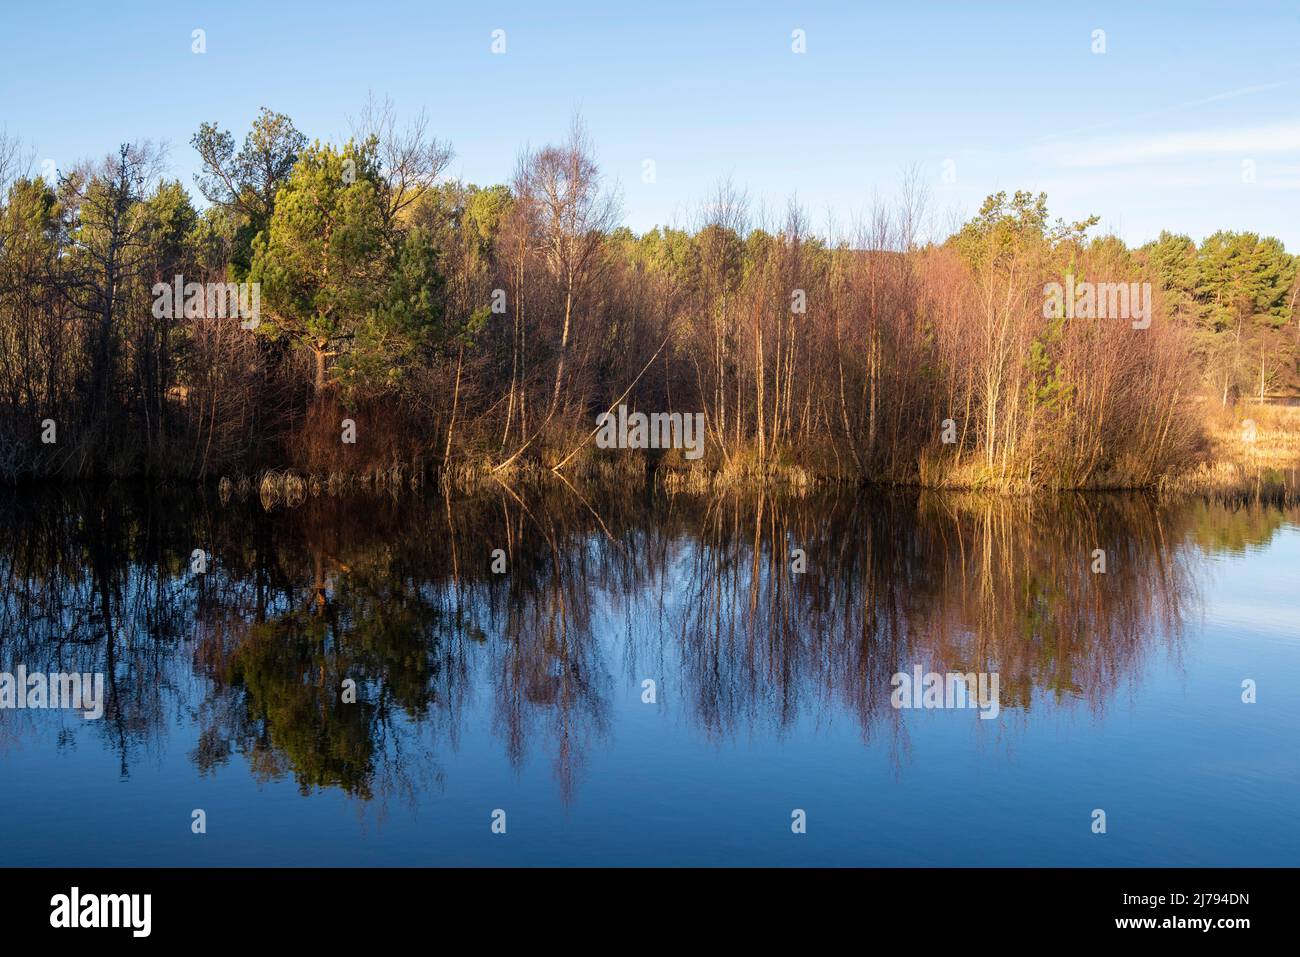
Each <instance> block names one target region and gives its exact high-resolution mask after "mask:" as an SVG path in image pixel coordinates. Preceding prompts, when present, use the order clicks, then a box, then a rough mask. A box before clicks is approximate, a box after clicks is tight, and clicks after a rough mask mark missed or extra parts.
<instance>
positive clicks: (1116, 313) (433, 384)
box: [0, 101, 1300, 508]
mask: <svg viewBox="0 0 1300 957" xmlns="http://www.w3.org/2000/svg"><path fill="white" fill-rule="evenodd" d="M352 128H353V135H352V138H351V139H349V140H348V141H347V142H344V143H322V142H320V141H314V142H309V141H308V139H307V138H306V137H305V136H304V135H303V134H302V133H300V132H299V131H298V130H297V129H296V128H295V127H294V125H293V123H292V122H291V120H290V119H289V118H288V117H286V116H283V115H281V114H277V113H273V112H271V111H269V110H263V111H262V113H261V114H260V115H259V116H258V118H257V119H256V120H255V122H254V123H253V126H252V129H251V130H250V131H249V133H248V134H247V136H246V137H245V138H244V139H243V140H242V144H241V143H239V142H237V140H236V139H235V137H234V136H233V135H232V134H231V133H229V132H227V131H225V130H223V129H221V128H220V127H218V126H217V125H215V124H211V123H205V124H203V125H202V126H200V127H199V130H198V132H197V133H195V135H194V137H193V140H192V146H193V148H194V149H195V150H197V153H198V156H199V157H200V160H201V163H202V172H201V173H200V174H199V175H198V176H196V177H195V184H194V185H195V187H196V188H197V191H198V193H199V194H200V196H201V199H202V205H201V204H200V203H199V201H198V200H196V198H195V197H193V196H191V194H190V192H189V190H188V189H187V187H186V186H185V185H183V184H182V183H180V182H179V181H176V180H171V179H168V178H166V176H165V175H164V169H165V167H164V163H163V159H164V153H163V151H162V150H161V149H159V148H158V147H157V146H155V145H152V144H148V143H143V144H141V143H136V144H126V145H123V146H122V147H121V148H120V149H119V150H117V151H116V152H115V153H113V154H112V155H110V156H109V157H108V158H107V159H105V160H103V161H101V162H99V163H83V164H80V165H78V166H76V167H74V168H72V169H69V170H66V171H63V170H61V171H59V173H58V174H57V175H55V176H52V177H48V176H43V175H33V171H32V168H31V165H32V164H31V162H30V160H28V159H25V154H24V153H23V149H22V147H21V144H19V143H18V142H17V141H15V140H12V139H9V138H5V137H0V481H4V482H8V483H27V482H32V481H75V480H94V479H126V478H133V479H135V478H139V479H148V480H154V481H168V480H199V481H203V482H206V483H215V484H216V485H217V487H218V489H219V490H220V493H221V495H222V497H223V499H228V498H229V497H231V496H238V497H240V498H243V497H247V496H249V495H256V496H258V497H259V498H261V499H262V502H263V504H264V505H265V506H266V507H268V508H270V507H274V506H275V505H281V504H285V505H293V504H295V503H297V502H301V501H304V500H305V499H306V498H308V497H311V496H314V495H320V494H332V493H338V492H340V491H343V490H346V489H348V488H354V487H358V486H366V487H371V488H375V489H383V490H387V491H396V490H397V489H399V488H404V487H412V486H419V485H421V484H436V483H441V484H444V485H446V486H447V487H448V488H453V487H456V488H460V487H472V486H475V485H478V484H481V483H484V482H494V481H496V480H500V481H502V482H510V481H521V480H531V479H532V478H534V477H546V479H547V480H550V479H552V478H554V479H555V480H558V481H562V482H568V481H569V480H570V479H573V480H575V481H576V480H579V479H586V478H591V477H604V478H610V479H613V480H616V481H621V482H626V481H627V480H628V479H629V478H630V477H635V476H638V475H647V476H652V477H653V481H655V482H656V483H658V484H661V485H662V486H663V487H665V488H667V489H669V490H703V489H709V488H716V487H743V486H748V485H761V484H767V483H779V484H781V485H784V486H788V487H791V488H795V489H799V488H810V487H812V486H816V485H823V484H828V483H834V484H846V485H867V484H877V485H907V486H919V487H923V488H951V489H963V490H988V491H997V492H1007V493H1025V492H1031V491H1036V490H1070V489H1079V490H1081V489H1097V490H1118V489H1145V490H1155V491H1158V492H1162V493H1171V494H1182V493H1190V494H1205V493H1211V494H1236V493H1239V492H1246V491H1249V490H1251V489H1259V488H1261V487H1264V486H1270V487H1271V486H1277V485H1280V486H1285V487H1287V488H1290V489H1294V488H1295V487H1296V470H1297V467H1300V408H1296V407H1287V406H1283V405H1277V404H1270V403H1267V402H1265V401H1264V400H1265V399H1266V398H1273V397H1278V398H1284V399H1290V398H1292V397H1294V396H1295V395H1297V394H1300V312H1298V311H1297V305H1298V300H1300V275H1298V273H1300V268H1298V266H1300V257H1296V256H1294V255H1291V254H1289V253H1287V252H1286V250H1285V249H1284V247H1283V245H1282V243H1281V242H1279V241H1278V240H1276V239H1271V238H1268V237H1260V236H1257V235H1255V234H1253V233H1236V232H1220V233H1216V234H1214V235H1213V236H1210V237H1207V238H1205V239H1204V240H1202V241H1201V242H1200V243H1199V244H1198V243H1196V242H1194V241H1193V240H1192V239H1191V238H1189V237H1186V236H1179V235H1174V234H1171V233H1162V234H1161V235H1160V237H1159V238H1158V239H1156V240H1154V241H1152V242H1150V243H1147V244H1146V245H1144V246H1141V247H1138V248H1130V247H1128V246H1127V245H1125V243H1123V242H1122V241H1121V240H1119V239H1118V238H1117V237H1115V236H1113V235H1090V232H1091V231H1092V230H1093V228H1094V227H1095V226H1096V223H1097V221H1098V220H1097V217H1092V218H1089V219H1087V220H1085V221H1081V222H1074V223H1069V222H1064V221H1062V220H1059V219H1056V220H1054V219H1052V218H1051V217H1050V216H1049V213H1048V207H1047V198H1046V196H1045V195H1042V194H1039V195H1033V194H1030V193H1024V192H1017V193H1015V194H1014V195H1011V196H1008V195H1007V194H1005V193H998V194H996V195H993V196H990V197H989V198H988V199H987V200H986V201H985V202H984V204H983V205H982V206H981V208H980V210H979V211H978V213H977V215H975V216H974V217H973V218H971V219H969V220H968V221H965V222H954V223H953V224H951V226H949V227H947V228H943V229H939V228H936V226H935V217H933V216H932V215H931V214H930V202H929V197H928V196H927V192H926V189H925V187H924V185H923V183H922V180H921V178H920V176H919V174H918V173H917V172H916V171H912V172H910V173H908V174H906V175H905V176H904V179H903V183H902V185H901V188H900V190H899V195H898V198H897V199H896V201H895V202H894V203H893V205H891V206H886V205H883V204H877V205H876V206H875V207H873V208H872V209H871V210H869V211H868V212H867V213H866V214H864V215H862V216H860V217H858V219H857V220H856V221H855V224H854V226H853V227H852V229H849V230H837V229H834V228H831V227H828V228H827V229H826V230H824V232H823V233H822V234H818V233H816V232H815V231H814V230H813V228H812V227H811V226H810V223H809V221H808V219H807V217H806V215H805V213H804V212H803V211H802V210H801V209H799V208H798V207H797V206H796V205H794V204H793V203H792V204H791V205H790V206H789V207H788V208H787V209H786V210H785V211H783V212H782V213H781V214H780V215H773V214H772V213H771V212H770V211H766V210H765V209H763V208H762V207H759V206H757V205H756V204H755V203H753V202H751V201H750V200H749V198H748V197H747V196H746V195H745V193H744V192H743V191H742V190H740V189H738V188H737V187H736V186H735V185H733V184H731V183H730V182H726V181H723V182H721V183H719V184H718V186H717V187H716V189H715V190H714V192H713V194H712V195H711V196H709V197H708V198H707V199H706V200H705V201H704V202H703V203H702V204H701V207H700V209H699V211H698V213H697V215H696V216H695V217H694V220H693V222H692V223H691V224H690V225H689V227H684V228H675V227H656V228H655V229H652V230H650V231H648V232H645V233H642V234H639V235H638V234H635V233H633V232H632V231H631V230H629V229H627V228H626V227H624V226H622V225H621V224H620V208H619V200H618V194H617V190H616V189H614V188H613V187H611V185H610V181H609V179H608V178H607V177H606V176H605V175H603V174H602V171H601V170H600V168H599V166H598V164H597V162H596V158H595V150H594V147H593V145H592V143H591V142H590V140H589V138H588V136H587V134H586V131H585V130H584V128H583V127H582V125H581V123H580V121H578V120H575V121H574V124H573V126H572V128H571V130H570V131H569V133H568V135H567V137H565V138H564V139H563V140H562V141H561V142H560V143H558V144H556V145H550V146H544V147H542V148H540V149H536V150H525V151H524V152H522V153H521V154H520V156H519V159H518V163H517V167H516V171H515V173H514V176H513V177H512V179H511V182H510V183H508V184H503V185H496V186H490V187H486V188H480V187H478V186H475V185H471V184H468V183H463V182H459V181H456V180H452V179H448V178H447V177H445V176H444V172H445V170H446V169H447V167H448V164H449V163H450V160H451V158H452V155H453V154H452V150H451V147H450V146H449V145H448V144H446V143H444V142H443V141H441V140H439V139H437V138H436V137H435V136H433V135H432V133H431V131H430V130H429V127H428V124H427V121H426V120H425V119H424V118H423V117H416V118H414V119H413V120H411V121H409V122H404V121H400V120H399V118H398V116H397V113H396V111H395V109H394V108H393V106H392V105H391V104H390V103H388V102H379V101H372V102H371V103H370V104H369V105H368V106H367V108H366V109H365V110H364V111H363V112H362V114H361V115H360V116H358V117H356V118H354V119H353V121H352ZM191 284H193V286H191ZM190 288H195V289H199V290H202V289H208V290H211V289H214V288H215V289H218V290H222V289H230V290H231V291H232V292H231V297H232V298H231V301H232V303H234V302H236V301H238V302H240V303H242V304H243V308H244V310H245V311H247V310H248V309H249V307H250V304H251V307H252V309H253V310H254V311H255V314H254V315H252V316H249V315H245V314H243V313H239V314H234V313H231V314H228V313H227V312H226V311H225V309H224V307H223V308H222V309H221V310H220V311H219V312H217V313H215V314H214V312H213V308H212V306H213V303H212V299H211V292H209V293H208V298H207V299H206V300H205V299H204V296H203V294H202V292H201V291H200V293H199V294H197V295H196V296H194V297H192V298H193V301H190V300H189V299H187V300H186V301H185V302H184V303H182V302H180V301H179V300H180V298H181V294H182V292H185V294H186V295H187V296H188V295H189V293H188V292H186V290H189V289H190ZM236 288H237V289H238V297H236V296H235V292H234V291H235V290H236ZM173 289H174V290H176V294H175V296H174V297H173V298H175V299H176V300H177V301H175V302H172V301H171V300H170V299H169V300H168V301H167V302H166V303H165V304H164V308H160V300H161V298H162V297H164V296H172V290H173ZM160 290H161V292H160ZM620 405H625V406H626V407H627V408H628V409H631V410H635V411H638V412H643V413H647V414H654V413H665V414H667V415H678V416H679V417H680V416H696V415H698V416H700V417H701V419H700V421H701V422H702V424H703V429H704V441H703V443H702V454H701V455H700V457H699V458H698V460H695V461H690V460H688V456H685V455H684V454H683V450H682V449H681V448H643V449H642V450H638V449H636V448H634V449H631V450H629V449H607V448H597V447H596V443H595V442H594V441H593V437H594V435H595V430H596V427H597V423H598V421H599V417H600V416H601V415H602V414H604V413H607V412H610V411H611V410H613V409H615V408H617V407H618V406H620ZM689 458H693V456H692V457H689Z"/></svg>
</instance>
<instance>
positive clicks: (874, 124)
mask: <svg viewBox="0 0 1300 957" xmlns="http://www.w3.org/2000/svg"><path fill="white" fill-rule="evenodd" d="M197 28H201V29H203V30H205V31H206V40H207V52H206V53H204V54H202V55H196V54H194V53H192V52H191V32H192V31H193V30H194V29H197ZM495 29H501V30H504V31H505V35H506V53H505V54H503V55H494V54H493V53H492V52H491V49H490V44H491V40H492V37H491V34H492V31H493V30H495ZM795 29H801V30H803V31H805V34H806V38H807V41H806V42H807V52H806V53H803V54H795V53H793V52H792V50H791V32H792V31H793V30H795ZM1098 29H1100V30H1104V31H1105V47H1106V49H1105V52H1104V53H1101V54H1098V53H1094V52H1092V46H1093V43H1094V41H1093V37H1092V35H1093V31H1094V30H1098ZM372 90H373V91H374V92H375V93H376V94H379V95H381V96H382V95H387V96H389V97H391V98H392V99H393V101H394V102H395V104H396V106H397V107H398V109H399V110H400V111H402V112H414V111H417V110H419V109H420V108H424V109H425V110H427V112H428V114H429V116H430V118H431V120H432V121H433V125H434V126H435V127H436V129H437V131H438V133H439V135H440V136H442V137H443V138H445V139H447V140H450V141H451V143H452V145H453V147H454V148H455V150H456V158H455V160H454V161H453V165H452V167H451V172H452V173H454V174H456V175H459V176H462V177H463V178H465V179H467V180H470V181H473V182H477V183H489V182H499V181H503V180H505V179H506V178H507V177H508V176H509V174H510V171H511V169H512V168H513V166H514V162H515V159H516V156H517V155H518V152H519V150H520V148H521V147H522V146H524V145H526V144H532V145H534V146H536V145H540V144H542V143H544V142H547V141H550V140H554V139H557V138H559V137H560V136H561V135H562V134H563V133H564V131H565V129H566V127H567V124H568V119H569V117H570V116H571V115H572V113H573V112H574V111H575V110H580V111H581V113H582V115H583V117H584V119H585V120H586V122H587V125H588V127H589V129H590V131H591V134H592V137H593V139H594V141H595V142H596V144H597V147H598V151H599V156H600V160H601V164H602V167H603V168H604V170H605V171H606V173H607V175H608V176H609V177H610V179H611V180H612V181H617V182H618V183H619V185H620V188H621V192H622V197H623V208H624V218H625V221H626V222H627V224H628V225H630V226H632V227H633V228H634V229H638V230H641V229H645V228H648V227H650V226H652V225H654V224H656V223H677V224H688V223H689V222H691V220H692V210H693V209H694V208H696V207H697V206H698V204H699V203H700V202H701V201H702V200H703V198H704V197H705V196H706V195H707V193H708V192H709V189H710V187H711V186H712V185H713V184H714V183H716V181H717V180H718V179H719V177H722V176H730V177H732V179H733V180H734V181H735V182H736V183H737V184H739V185H742V186H744V187H746V188H747V190H748V192H749V194H750V196H751V198H752V200H753V201H754V204H755V206H756V207H758V206H761V205H763V204H766V206H767V208H768V209H769V210H770V211H771V214H772V215H774V216H775V215H778V214H779V212H780V211H781V210H782V209H783V208H784V206H785V203H786V201H787V199H788V198H790V197H791V196H796V197H797V199H798V200H799V202H800V203H801V204H803V205H804V206H805V207H806V209H807V211H808V213H809V216H810V219H811V221H812V223H813V225H814V226H815V227H817V228H818V229H823V230H824V229H825V226H826V223H827V214H828V211H829V210H833V211H834V215H835V220H836V222H837V223H838V224H839V226H840V227H844V226H847V225H849V223H850V222H851V220H852V219H853V217H854V215H855V214H857V215H860V214H862V213H863V211H865V210H866V209H867V208H868V207H869V206H870V204H871V201H872V198H873V196H875V195H879V196H880V197H881V198H882V199H885V200H888V199H889V198H890V197H891V195H892V194H893V193H894V192H895V191H896V189H897V184H898V182H899V180H900V178H901V174H902V172H903V170H905V169H906V168H908V167H910V166H916V167H917V168H918V170H919V172H920V175H921V179H922V181H923V182H924V183H925V184H926V185H927V186H928V187H929V188H930V192H931V203H930V209H931V211H932V213H933V214H934V221H933V225H934V228H935V229H937V230H940V231H942V229H943V228H944V227H946V226H948V225H949V224H950V223H951V222H953V221H954V220H955V219H956V218H957V217H960V216H968V215H970V214H971V213H972V212H973V211H974V210H975V209H976V208H977V206H978V204H979V201H980V200H981V199H982V198H983V197H984V196H985V195H987V194H988V193H990V192H993V191H996V190H999V189H1006V190H1008V191H1010V190H1014V189H1017V188H1027V189H1033V190H1035V191H1037V190H1045V191H1046V192H1047V193H1048V197H1049V203H1050V205H1051V208H1052V210H1053V212H1054V213H1055V214H1058V215H1061V216H1064V217H1067V218H1071V219H1074V218H1080V217H1082V216H1085V215H1088V214H1091V213H1096V214H1097V215H1099V216H1100V217H1101V222H1102V227H1103V228H1106V229H1109V230H1113V231H1114V232H1116V233H1118V234H1119V235H1120V236H1122V237H1123V238H1124V239H1126V240H1128V241H1129V242H1132V243H1140V242H1143V241H1145V240H1147V239H1151V238H1154V237H1155V236H1156V235H1157V234H1158V233H1159V231H1160V230H1161V229H1162V228H1169V229H1173V230H1176V231H1180V232H1186V233H1189V234H1191V235H1192V236H1193V237H1194V238H1197V239H1200V238H1202V237H1203V236H1205V235H1206V234H1208V233H1210V232H1213V231H1214V230H1216V229H1219V228H1231V229H1252V230H1255V231H1258V232H1262V233H1265V234H1269V235H1275V236H1278V237H1280V238H1282V239H1283V240H1284V241H1285V242H1286V244H1287V247H1288V249H1290V250H1292V251H1300V3H1296V2H1291V3H1271V2H1263V3H1252V4H1249V5H1241V4H1228V3H1217V4H1202V3H1188V2H1180V3H1133V2H1128V3H1115V4H1110V3H1083V4H1069V5H1067V4H1056V3H1045V2H1039V3H1026V4H1019V3H1000V4H989V5H977V4H971V3H952V4H949V3H927V2H915V3H891V4H883V3H841V2H834V3H807V2H805V3H757V2H748V3H704V2H693V3H684V2H676V0H655V2H650V3H609V2H604V3H580V4H579V3H568V4H566V3H560V2H557V3H553V4H551V3H548V4H538V3H518V4H514V3H498V4H491V3H486V4H484V3H479V4H475V3H441V2H430V0H424V2H419V3H409V4H408V3H359V2H355V0H353V2H348V3H338V4H329V3H299V2H284V3H272V2H267V0H263V2H260V3H244V2H229V0H223V2H220V3H192V2H182V3H177V2H171V3H153V2H140V3H132V4H127V5H123V6H122V7H119V6H118V5H111V4H104V3H102V2H101V3H93V4H90V3H86V4H81V3H72V4H63V5H59V6H58V7H54V6H45V5H38V4H21V5H12V6H11V7H10V8H9V9H8V10H7V11H6V16H5V26H4V30H3V32H2V33H0V102H3V104H4V107H3V111H0V128H3V129H4V130H6V131H7V132H8V134H9V135H11V136H16V137H19V138H21V139H22V140H23V141H24V142H25V143H26V144H27V145H28V146H29V148H30V150H31V151H32V153H33V154H34V157H35V160H36V163H37V167H38V169H39V167H40V165H41V164H42V163H43V162H44V161H46V160H52V161H53V162H54V164H55V165H56V166H58V167H60V168H66V167H67V166H69V165H71V163H73V162H75V161H76V160H78V159H81V158H85V157H88V156H96V157H97V156H100V155H103V154H104V153H106V152H107V151H109V150H111V149H113V148H114V146H115V145H116V144H117V143H119V142H121V141H123V140H126V139H141V138H150V139H154V140H162V141H165V142H168V143H169V144H170V166H171V173H172V175H175V176H178V177H180V178H181V179H182V180H183V181H184V182H185V183H186V184H187V185H190V184H191V183H192V179H191V177H192V174H193V172H194V171H195V168H196V166H195V157H194V153H193V150H192V149H191V148H190V146H189V138H190V136H191V135H192V133H193V132H194V130H195V129H196V128H197V127H198V125H199V123H200V122H202V121H204V120H212V121H216V122H218V123H220V124H221V125H222V126H224V127H226V128H229V129H231V130H232V131H234V132H235V133H236V135H237V137H238V138H241V139H242V136H243V133H244V131H245V130H246V129H247V126H248V124H249V122H250V120H251V119H252V118H253V116H254V115H255V114H256V112H257V109H258V108H259V107H260V106H263V105H265V106H268V107H271V108H272V109H275V110H278V111H281V112H284V113H287V114H289V115H290V116H291V117H292V118H293V119H294V122H295V123H296V124H297V125H298V127H299V128H300V129H301V130H303V131H304V132H305V133H307V134H308V135H309V136H311V137H320V138H322V139H328V138H336V137H340V136H342V135H345V134H346V133H347V131H348V129H349V126H348V117H349V116H350V115H354V114H355V113H356V112H357V111H358V109H359V108H360V107H361V105H362V104H363V103H364V101H365V100H366V98H367V95H368V92H369V91H372ZM646 159H652V160H654V162H655V174H656V181H655V182H654V183H644V182H642V169H643V165H642V164H643V161H644V160H646ZM1247 161H1250V162H1251V163H1253V164H1254V165H1253V181H1247V180H1248V179H1250V177H1249V176H1248V175H1245V174H1246V172H1247V171H1248V169H1249V167H1248V166H1245V165H1243V164H1246V163H1247ZM946 162H950V165H945V163H946ZM945 171H947V172H948V173H949V174H950V176H949V177H948V178H949V179H951V178H952V175H953V174H955V182H948V181H945V177H944V173H945Z"/></svg>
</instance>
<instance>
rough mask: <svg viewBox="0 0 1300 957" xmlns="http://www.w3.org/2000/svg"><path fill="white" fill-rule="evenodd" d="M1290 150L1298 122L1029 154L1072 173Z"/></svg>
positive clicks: (1096, 141) (1299, 147) (1298, 140)
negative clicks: (1094, 169) (1083, 168)
mask: <svg viewBox="0 0 1300 957" xmlns="http://www.w3.org/2000/svg"><path fill="white" fill-rule="evenodd" d="M1288 151H1300V121H1295V120H1292V121H1289V122H1285V123H1272V124H1266V125H1263V126H1246V127H1221V128H1219V129H1208V130H1185V131H1171V132H1163V133H1148V134H1129V135H1124V136H1106V137H1091V138H1085V139H1074V140H1065V141H1057V142H1053V143H1047V144H1042V145H1039V146H1033V147H1030V149H1029V151H1028V153H1029V158H1030V159H1031V160H1033V161H1034V162H1036V163H1041V164H1043V165H1046V166H1052V167H1058V168H1064V169H1071V168H1079V167H1087V168H1096V167H1107V166H1124V165H1130V164H1137V163H1151V162H1157V161H1177V160H1188V159H1195V158H1197V157H1208V156H1222V155H1234V156H1241V157H1252V156H1255V155H1262V154H1268V153H1281V152H1288Z"/></svg>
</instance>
